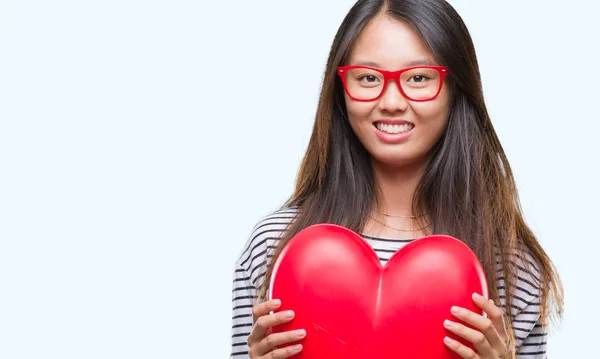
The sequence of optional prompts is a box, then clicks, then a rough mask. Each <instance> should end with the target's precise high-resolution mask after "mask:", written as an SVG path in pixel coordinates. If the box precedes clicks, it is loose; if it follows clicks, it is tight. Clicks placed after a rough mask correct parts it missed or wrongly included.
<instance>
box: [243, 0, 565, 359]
mask: <svg viewBox="0 0 600 359" xmlns="http://www.w3.org/2000/svg"><path fill="white" fill-rule="evenodd" d="M317 223H334V224H338V225H342V226H344V227H347V228H349V229H351V230H353V231H355V232H357V233H360V234H361V235H362V236H363V237H364V238H365V240H366V241H368V242H369V243H370V244H371V246H372V247H373V249H374V250H375V251H376V253H377V254H378V255H379V257H380V259H381V261H382V263H385V262H386V261H387V260H388V259H389V258H390V257H391V255H392V254H393V253H394V252H396V251H397V250H398V249H399V248H401V247H402V246H403V245H404V244H406V243H408V242H410V241H411V240H414V239H416V238H419V237H422V236H426V235H429V234H449V235H451V236H454V237H456V238H459V239H461V240H463V241H464V242H465V243H466V244H467V245H468V246H469V247H470V248H471V249H472V250H473V251H474V252H475V253H476V255H477V256H478V258H479V260H480V261H481V263H482V265H483V267H484V269H485V273H486V276H487V278H488V281H489V283H488V284H489V289H490V298H491V300H489V301H486V300H483V299H481V298H478V297H476V296H474V297H473V300H474V302H475V303H476V304H477V305H478V306H479V307H481V308H482V309H483V310H484V311H485V312H486V313H487V318H486V317H484V316H481V315H477V314H475V313H473V312H470V311H464V310H463V311H462V313H452V315H453V316H454V317H455V318H457V322H458V321H459V320H460V321H464V322H467V323H469V324H471V325H472V327H473V328H474V329H470V328H468V327H466V326H463V325H461V324H459V323H457V322H454V323H452V322H450V323H447V324H445V325H447V328H448V330H450V331H452V332H454V333H456V334H457V335H458V336H460V337H462V338H464V339H465V340H466V341H469V342H472V343H473V344H474V347H475V349H476V350H475V351H473V350H471V349H470V348H469V347H467V346H465V345H462V344H461V343H459V342H456V341H451V340H447V339H445V343H446V345H447V346H448V347H449V348H450V349H451V350H453V351H455V352H456V353H458V354H459V356H461V357H463V358H480V359H491V358H494V359H497V358H512V357H515V356H516V357H517V358H528V359H537V358H544V357H545V351H546V343H547V328H548V319H550V318H552V317H556V318H560V317H561V316H562V295H563V294H562V286H561V283H560V279H559V277H558V274H557V273H556V271H555V269H554V267H553V265H552V262H551V261H550V259H549V258H548V256H547V255H546V253H545V252H544V250H543V249H542V247H541V246H540V244H539V243H538V241H537V240H536V238H535V236H534V234H533V233H532V231H531V230H530V229H529V228H528V226H527V225H526V223H525V221H524V219H523V215H522V213H521V209H520V205H519V199H518V195H517V189H516V186H515V182H514V179H513V175H512V172H511V168H510V165H509V163H508V160H507V158H506V156H505V154H504V151H503V149H502V146H501V144H500V142H499V140H498V137H497V136H496V133H495V131H494V128H493V126H492V123H491V121H490V117H489V115H488V112H487V109H486V106H485V103H484V99H483V93H482V86H481V80H480V76H479V68H478V64H477V59H476V55H475V49H474V47H473V43H472V41H471V37H470V35H469V32H468V31H467V28H466V26H465V24H464V23H463V21H462V19H461V18H460V16H459V15H458V14H457V13H456V11H455V10H454V9H453V8H452V7H451V6H450V5H449V4H447V3H446V2H445V1H444V0H360V1H358V2H357V3H356V4H355V6H354V7H353V8H352V9H351V10H350V12H349V13H348V15H347V16H346V18H345V19H344V21H343V23H342V24H341V26H340V28H339V30H338V33H337V35H336V36H335V39H334V42H333V45H332V47H331V52H330V54H329V60H328V62H327V66H326V70H325V77H324V83H323V87H322V92H321V96H320V101H319V105H318V109H317V114H316V121H315V125H314V129H313V133H312V137H311V139H310V143H309V145H308V149H307V152H306V155H305V157H304V160H303V162H302V165H301V168H300V171H299V174H298V179H297V183H296V188H295V192H294V194H293V196H292V197H291V198H290V199H289V200H288V201H287V202H286V203H285V205H284V206H283V207H282V208H280V209H278V210H277V211H275V212H274V213H272V214H271V215H269V216H267V217H266V218H264V219H263V220H262V221H260V223H258V224H257V225H256V227H255V228H254V231H253V233H252V235H251V236H250V239H249V240H248V242H247V244H246V246H245V248H244V250H243V252H242V254H241V256H240V257H239V260H238V261H237V262H236V268H235V274H234V282H233V334H232V358H240V359H241V358H248V357H250V358H252V359H259V358H260V359H263V358H269V359H275V358H287V357H289V356H292V355H294V354H296V353H298V352H300V351H301V350H302V345H301V344H297V343H295V345H292V346H285V347H284V348H278V347H277V346H278V345H282V344H286V343H294V342H297V341H299V340H300V339H302V338H303V337H304V335H306V333H305V331H304V330H298V331H294V332H286V333H279V334H273V333H271V330H270V328H271V327H272V326H274V325H276V324H280V323H283V322H286V321H289V320H291V319H292V317H293V315H294V313H293V312H277V313H275V314H269V313H270V311H273V310H276V309H277V308H278V306H279V304H280V303H279V301H278V300H277V298H275V299H274V300H271V301H268V300H266V299H267V293H268V288H267V285H268V283H269V279H270V276H271V272H272V264H273V262H274V259H275V258H276V257H277V255H278V254H279V253H280V251H281V249H282V248H283V247H284V246H285V244H286V242H287V241H288V240H289V239H290V238H291V237H293V236H294V235H295V234H296V233H298V232H299V231H300V230H302V229H304V228H306V227H307V226H310V225H312V224H317Z"/></svg>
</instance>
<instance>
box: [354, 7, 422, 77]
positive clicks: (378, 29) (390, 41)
mask: <svg viewBox="0 0 600 359" xmlns="http://www.w3.org/2000/svg"><path fill="white" fill-rule="evenodd" d="M416 63H420V64H424V63H429V64H431V65H433V64H434V58H433V54H431V52H430V51H429V50H428V49H427V47H425V45H424V44H423V43H422V40H421V38H420V37H419V35H418V34H417V33H416V32H415V31H414V30H413V29H411V28H410V27H409V26H408V25H407V24H406V23H404V22H402V21H399V20H396V19H392V18H390V17H389V16H386V15H382V16H377V17H375V18H374V19H373V20H371V21H370V22H369V23H368V24H367V26H365V28H364V29H363V31H362V32H361V34H360V35H359V37H358V39H357V41H356V43H355V44H354V46H353V47H352V51H351V52H350V59H349V64H348V65H371V66H376V67H381V68H384V69H387V70H396V69H400V68H403V67H408V66H412V65H413V64H416Z"/></svg>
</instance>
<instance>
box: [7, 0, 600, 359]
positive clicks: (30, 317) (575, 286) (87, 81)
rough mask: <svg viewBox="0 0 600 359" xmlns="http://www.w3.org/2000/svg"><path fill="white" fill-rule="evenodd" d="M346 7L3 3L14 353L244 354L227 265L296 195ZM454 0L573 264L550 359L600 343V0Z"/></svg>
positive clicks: (502, 119) (536, 214)
mask: <svg viewBox="0 0 600 359" xmlns="http://www.w3.org/2000/svg"><path fill="white" fill-rule="evenodd" d="M352 3H353V1H350V0H337V1H316V0H310V1H302V2H297V1H294V2H292V1H279V0H278V1H275V0H270V1H266V0H265V1H242V0H238V1H223V2H217V1H184V0H179V1H166V0H163V1H134V0H119V1H116V0H108V1H106V0H105V1H65V0H60V1H52V2H49V1H24V0H19V1H16V0H14V1H1V2H0V121H1V122H0V358H3V359H18V358H32V359H33V358H35V359H42V358H61V359H67V358H69V359H70V358H73V359H81V358H86V359H87V358H111V359H117V358H224V357H228V356H229V352H230V347H229V343H230V326H231V319H230V311H231V274H232V270H233V263H234V261H235V259H236V258H237V256H238V255H239V254H240V252H241V250H242V248H243V246H244V244H245V242H246V241H247V239H248V236H249V235H250V232H251V230H252V227H253V226H254V224H256V222H257V221H258V220H259V219H261V218H262V217H263V216H264V215H266V214H267V213H269V212H270V211H272V210H274V209H275V208H277V207H278V206H279V205H281V204H282V202H283V201H284V200H285V199H286V198H287V197H288V196H289V195H290V194H291V192H292V190H293V183H294V179H295V176H296V172H297V169H298V166H299V164H300V160H301V158H302V156H303V154H304V150H305V148H306V146H307V143H308V139H309V136H310V133H311V129H312V125H313V119H314V113H315V108H316V103H317V98H318V93H319V89H320V83H321V79H322V72H323V70H324V66H325V61H326V59H327V54H328V51H329V46H330V45H331V42H332V39H333V36H334V33H335V31H336V29H337V27H338V26H339V24H340V22H341V21H342V18H343V16H344V15H345V14H346V12H347V11H348V9H349V8H350V6H351V5H352ZM452 4H454V5H455V6H456V8H457V10H458V11H459V13H460V14H461V15H462V16H463V17H464V20H465V22H466V23H467V25H468V27H469V29H470V31H471V33H472V36H473V39H474V41H475V46H476V49H477V53H478V58H479V61H480V66H481V72H482V77H483V85H484V90H485V96H486V101H487V104H488V106H489V110H490V113H491V117H492V119H493V123H494V125H495V128H496V130H497V132H498V134H499V136H500V139H501V141H502V143H503V145H504V148H505V150H506V152H507V154H508V158H509V160H510V162H511V164H512V166H513V168H514V171H515V174H516V180H517V183H518V187H519V190H520V195H521V199H522V203H523V208H524V211H525V214H526V218H527V221H528V223H529V224H530V225H531V227H532V228H533V230H534V231H535V233H536V234H537V235H538V236H539V240H540V241H541V243H542V245H543V246H544V248H545V249H546V250H547V251H548V253H549V254H550V256H551V258H552V259H553V260H554V262H555V263H556V265H557V266H558V268H559V270H560V273H561V275H562V279H563V281H564V286H565V291H566V296H565V299H566V306H565V319H564V321H563V322H562V324H561V325H560V326H557V327H553V329H552V334H551V337H550V339H549V348H548V354H549V357H551V358H582V357H587V358H589V357H592V356H594V355H596V354H595V353H597V349H596V343H597V338H596V336H597V335H596V333H597V330H596V329H597V327H598V321H600V314H599V313H598V310H597V305H598V304H597V298H598V297H600V292H599V290H598V285H597V283H598V282H597V278H598V269H597V268H598V267H597V265H598V260H597V258H598V251H599V250H600V245H599V244H598V240H599V239H600V236H599V235H598V232H597V223H598V214H599V210H598V203H599V201H600V196H599V191H598V184H599V183H600V176H599V175H598V164H599V162H600V160H598V155H600V153H599V152H600V151H599V150H598V139H597V136H598V133H600V125H599V122H600V116H599V115H598V105H599V100H598V93H599V91H598V90H597V89H598V85H599V84H600V70H599V67H598V66H599V64H600V56H599V53H598V40H597V37H598V35H599V34H600V25H599V22H598V21H597V16H596V14H597V13H598V10H600V9H599V6H598V5H597V2H593V1H587V0H580V1H569V2H564V1H560V2H559V1H555V2H551V1H526V2H525V1H502V2H493V3H492V2H487V1H486V2H483V1H475V0H473V1H467V0H460V1H458V0H456V1H452Z"/></svg>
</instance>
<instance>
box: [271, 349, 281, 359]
mask: <svg viewBox="0 0 600 359" xmlns="http://www.w3.org/2000/svg"><path fill="white" fill-rule="evenodd" d="M269 356H270V357H271V359H277V358H278V357H279V355H277V350H273V351H272V352H270V353H269Z"/></svg>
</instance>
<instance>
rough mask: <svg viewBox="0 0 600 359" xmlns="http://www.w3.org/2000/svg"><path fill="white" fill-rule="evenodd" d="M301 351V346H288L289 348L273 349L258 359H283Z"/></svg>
mask: <svg viewBox="0 0 600 359" xmlns="http://www.w3.org/2000/svg"><path fill="white" fill-rule="evenodd" d="M300 351H302V344H296V345H290V346H289V347H285V348H281V349H275V350H273V351H272V352H269V353H267V354H265V355H263V356H261V357H260V359H283V358H289V357H291V356H292V355H294V354H298V353H300Z"/></svg>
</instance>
